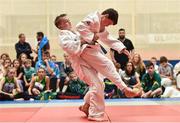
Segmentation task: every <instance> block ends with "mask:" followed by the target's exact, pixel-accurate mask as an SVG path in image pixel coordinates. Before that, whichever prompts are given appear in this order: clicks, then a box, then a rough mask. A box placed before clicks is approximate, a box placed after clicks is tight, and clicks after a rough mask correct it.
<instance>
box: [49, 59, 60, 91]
mask: <svg viewBox="0 0 180 123" xmlns="http://www.w3.org/2000/svg"><path fill="white" fill-rule="evenodd" d="M51 61H52V62H54V63H55V64H56V62H57V61H56V56H55V55H52V56H51ZM56 67H57V69H59V65H58V64H56ZM60 81H61V80H60V78H58V79H57V83H56V92H59V91H60Z"/></svg>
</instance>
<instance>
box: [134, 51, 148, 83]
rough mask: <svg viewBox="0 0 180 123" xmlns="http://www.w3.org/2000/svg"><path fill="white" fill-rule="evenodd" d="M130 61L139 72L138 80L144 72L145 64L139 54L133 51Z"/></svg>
mask: <svg viewBox="0 0 180 123" xmlns="http://www.w3.org/2000/svg"><path fill="white" fill-rule="evenodd" d="M132 62H133V64H134V67H135V71H136V72H137V73H138V74H139V78H140V80H141V79H142V76H143V75H144V74H145V72H146V69H145V65H144V63H143V61H142V59H141V56H140V54H138V53H135V54H134V56H133V58H132Z"/></svg>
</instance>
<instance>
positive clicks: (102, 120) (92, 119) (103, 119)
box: [88, 116, 108, 122]
mask: <svg viewBox="0 0 180 123" xmlns="http://www.w3.org/2000/svg"><path fill="white" fill-rule="evenodd" d="M88 120H89V121H96V122H105V121H108V120H107V119H105V118H104V116H102V117H90V116H89V117H88Z"/></svg>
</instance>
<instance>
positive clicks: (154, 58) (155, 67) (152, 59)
mask: <svg viewBox="0 0 180 123" xmlns="http://www.w3.org/2000/svg"><path fill="white" fill-rule="evenodd" d="M150 61H151V62H152V63H153V64H154V69H155V72H156V73H159V70H158V68H159V66H158V65H157V58H156V57H151V59H150Z"/></svg>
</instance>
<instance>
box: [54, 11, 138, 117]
mask: <svg viewBox="0 0 180 123" xmlns="http://www.w3.org/2000/svg"><path fill="white" fill-rule="evenodd" d="M55 25H56V27H57V28H58V29H60V35H59V39H60V40H59V41H60V45H61V47H62V48H63V50H64V51H66V52H67V53H68V54H69V56H70V58H71V61H72V67H73V68H74V70H75V72H76V73H77V75H78V76H79V77H80V79H81V80H83V81H84V82H86V83H87V84H88V85H89V88H90V89H89V92H88V93H87V94H86V96H85V97H84V100H85V105H84V106H83V108H82V109H81V108H80V110H82V111H84V112H85V113H86V114H87V115H88V119H89V120H96V121H103V120H104V111H105V104H104V83H103V81H102V80H101V78H100V77H98V73H99V70H97V68H94V66H93V65H92V64H89V62H87V61H92V60H96V59H99V58H98V56H96V57H94V58H93V59H92V58H91V59H90V58H88V55H87V59H86V52H84V51H86V49H89V48H90V47H93V49H92V50H94V51H95V52H98V53H100V56H101V54H102V53H101V49H99V48H100V47H99V45H98V44H97V45H94V43H93V42H92V45H91V44H87V43H86V42H85V41H84V39H83V36H80V37H79V35H78V34H77V33H75V32H74V31H72V27H71V22H70V21H69V19H68V18H67V16H66V14H62V15H60V16H58V17H56V19H55ZM81 35H82V34H81ZM79 38H80V39H79ZM89 43H91V42H89ZM109 44H111V42H110V43H109ZM116 44H117V46H121V47H123V45H121V44H118V43H116ZM116 44H112V45H116ZM114 47H116V46H114ZM123 48H124V47H123ZM90 49H91V48H90ZM117 49H118V48H117ZM118 51H119V49H118ZM102 55H103V54H102ZM103 56H104V55H103ZM100 58H103V59H105V61H107V62H105V63H103V62H102V61H100V62H101V63H99V65H101V64H104V66H103V67H108V68H106V69H105V70H107V71H109V72H108V74H112V76H116V77H114V78H113V79H111V80H116V79H117V80H118V81H117V80H116V81H115V84H116V85H117V86H118V87H119V88H120V89H121V90H122V91H124V92H125V94H126V95H127V96H128V97H132V96H135V95H136V93H135V92H133V91H132V90H131V89H130V88H128V87H127V86H126V85H125V84H124V82H123V81H122V80H121V79H120V76H119V75H118V76H117V75H116V73H115V72H114V71H116V70H115V68H113V67H114V66H113V64H110V66H108V65H109V64H106V63H109V62H110V63H111V61H110V60H109V59H108V58H107V57H100ZM96 66H97V67H98V65H96ZM100 67H102V66H100ZM100 69H102V68H100ZM105 70H103V71H104V72H102V74H104V73H106V72H105ZM100 73H101V72H100ZM117 74H118V73H117ZM105 75H107V74H105ZM107 77H109V76H107ZM111 78H112V77H111Z"/></svg>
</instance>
